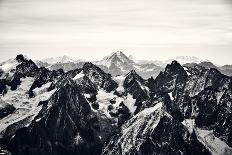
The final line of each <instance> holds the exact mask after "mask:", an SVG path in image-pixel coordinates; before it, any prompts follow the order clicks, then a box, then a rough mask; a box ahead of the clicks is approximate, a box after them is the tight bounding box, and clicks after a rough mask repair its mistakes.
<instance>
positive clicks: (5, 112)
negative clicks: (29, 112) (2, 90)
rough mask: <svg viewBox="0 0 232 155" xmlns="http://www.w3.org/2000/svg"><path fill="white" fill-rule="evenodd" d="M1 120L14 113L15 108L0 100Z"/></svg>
mask: <svg viewBox="0 0 232 155" xmlns="http://www.w3.org/2000/svg"><path fill="white" fill-rule="evenodd" d="M0 104H1V106H0V119H2V118H4V117H6V116H7V115H9V114H11V113H13V112H14V110H15V107H14V106H13V105H10V104H8V103H5V102H3V101H1V100H0Z"/></svg>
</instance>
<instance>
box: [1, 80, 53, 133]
mask: <svg viewBox="0 0 232 155" xmlns="http://www.w3.org/2000/svg"><path fill="white" fill-rule="evenodd" d="M21 81H22V82H21V84H20V85H19V87H18V88H17V90H14V91H11V90H10V89H9V90H8V92H7V94H5V95H4V96H2V97H1V100H3V101H5V102H6V103H9V104H12V105H13V106H14V107H15V108H16V110H15V111H14V113H12V114H10V115H8V116H7V117H4V118H3V119H1V121H0V133H1V132H2V131H3V130H4V129H6V127H8V126H9V125H11V124H13V123H15V122H18V121H20V120H23V119H25V118H30V120H32V119H33V118H34V116H36V115H37V114H38V112H39V111H40V109H41V106H39V107H37V105H38V103H39V101H44V100H47V99H49V97H50V96H51V95H52V94H53V93H54V92H55V90H56V89H54V90H51V91H50V92H44V93H41V94H38V95H37V96H36V97H34V98H29V97H28V90H29V88H30V87H31V85H32V83H33V81H34V78H31V77H27V78H24V79H21ZM28 123H29V122H28Z"/></svg>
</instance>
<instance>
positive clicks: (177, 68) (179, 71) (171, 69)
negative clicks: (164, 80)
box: [165, 60, 187, 76]
mask: <svg viewBox="0 0 232 155" xmlns="http://www.w3.org/2000/svg"><path fill="white" fill-rule="evenodd" d="M165 72H167V73H168V74H170V75H172V76H174V75H183V76H187V73H186V71H185V70H184V68H183V67H182V66H181V65H180V64H179V63H178V62H177V61H176V60H173V61H172V63H171V64H168V65H167V66H166V68H165Z"/></svg>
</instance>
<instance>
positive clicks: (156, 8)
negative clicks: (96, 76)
mask: <svg viewBox="0 0 232 155" xmlns="http://www.w3.org/2000/svg"><path fill="white" fill-rule="evenodd" d="M231 5H232V3H231V1H230V0H195V1H191V0H175V1H173V0H144V1H139V0H118V1H113V0H95V1H91V0H33V1H30V0H0V34H1V35H0V51H1V52H0V53H1V57H0V61H1V62H2V61H4V60H7V59H9V58H14V57H15V56H16V55H17V54H19V53H22V54H24V55H27V56H28V57H30V58H32V59H42V58H46V57H57V56H63V55H67V56H69V57H71V58H72V59H86V60H89V61H94V60H100V59H102V58H103V57H104V56H106V55H109V54H110V53H112V52H114V51H123V52H124V53H125V54H127V55H133V57H134V58H135V59H138V60H142V59H146V60H161V61H164V60H167V59H170V58H174V57H176V56H196V57H199V58H202V59H208V60H210V61H212V62H213V63H215V64H219V65H224V64H232V63H231V58H232V9H231Z"/></svg>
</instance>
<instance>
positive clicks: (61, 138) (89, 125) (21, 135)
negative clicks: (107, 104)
mask: <svg viewBox="0 0 232 155" xmlns="http://www.w3.org/2000/svg"><path fill="white" fill-rule="evenodd" d="M95 123H97V121H96V119H95V117H94V115H93V114H92V113H91V110H90V106H89V104H88V102H87V101H86V100H85V98H84V97H83V96H82V95H81V94H80V92H79V89H78V86H77V85H76V84H75V83H74V82H73V81H71V80H65V81H64V83H63V84H62V87H60V88H59V89H58V90H57V91H56V92H55V93H54V94H53V95H52V97H51V98H50V100H49V102H48V104H45V105H43V108H42V110H41V111H40V113H39V114H38V116H36V117H35V119H34V121H33V122H32V123H31V124H30V125H29V127H25V128H22V129H20V130H18V131H17V132H16V135H15V137H14V138H13V139H12V140H11V142H10V144H8V145H9V149H10V150H11V151H12V153H14V154H18V155H20V154H23V155H25V154H30V155H36V154H38V155H39V154H40V155H43V154H44V155H47V154H54V155H63V154H86V155H94V154H100V152H101V144H100V140H99V138H98V137H97V134H96V132H97V131H96V127H95V126H94V124H95Z"/></svg>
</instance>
